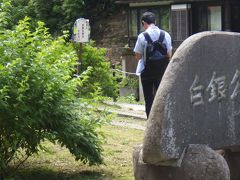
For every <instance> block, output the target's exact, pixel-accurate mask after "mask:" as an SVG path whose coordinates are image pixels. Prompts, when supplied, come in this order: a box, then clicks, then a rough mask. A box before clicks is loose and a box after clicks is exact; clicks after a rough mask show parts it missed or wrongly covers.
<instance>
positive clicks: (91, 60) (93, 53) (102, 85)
mask: <svg viewBox="0 0 240 180" xmlns="http://www.w3.org/2000/svg"><path fill="white" fill-rule="evenodd" d="M75 46H76V48H77V49H78V48H79V45H75ZM105 55H106V50H105V49H104V48H97V47H94V44H93V42H90V43H88V44H85V45H84V46H83V54H82V55H81V57H80V63H81V72H82V73H81V77H82V78H83V77H84V78H83V79H84V80H82V84H81V88H80V94H81V95H82V96H85V97H91V98H92V97H94V96H95V95H96V94H98V95H102V96H109V97H113V98H116V97H117V96H118V85H117V81H116V78H115V77H114V76H113V73H112V71H111V67H110V62H109V61H108V60H107V59H106V56H105Z"/></svg>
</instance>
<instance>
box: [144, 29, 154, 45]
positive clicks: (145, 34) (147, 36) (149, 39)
mask: <svg viewBox="0 0 240 180" xmlns="http://www.w3.org/2000/svg"><path fill="white" fill-rule="evenodd" d="M143 35H144V37H145V39H146V41H147V42H148V44H150V43H152V42H153V41H152V39H151V37H150V35H149V34H148V33H147V32H144V33H143Z"/></svg>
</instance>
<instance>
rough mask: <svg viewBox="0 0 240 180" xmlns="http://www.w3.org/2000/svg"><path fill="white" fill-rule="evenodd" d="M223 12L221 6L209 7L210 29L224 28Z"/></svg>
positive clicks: (218, 29)
mask: <svg viewBox="0 0 240 180" xmlns="http://www.w3.org/2000/svg"><path fill="white" fill-rule="evenodd" d="M221 15H222V12H221V7H220V6H210V7H208V30H209V31H220V30H222V16H221Z"/></svg>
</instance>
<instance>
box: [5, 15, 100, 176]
mask: <svg viewBox="0 0 240 180" xmlns="http://www.w3.org/2000/svg"><path fill="white" fill-rule="evenodd" d="M0 54H1V56H0V82H1V83H0V154H1V156H0V177H1V175H2V176H3V175H5V174H6V173H7V170H8V167H9V164H10V163H12V162H16V160H17V161H19V162H18V163H20V164H21V162H22V161H24V158H25V157H28V156H30V155H31V154H33V153H36V152H38V151H39V149H41V146H39V145H40V143H41V141H44V140H45V139H48V140H50V141H52V142H59V143H60V144H61V145H62V146H66V147H67V148H68V149H69V150H70V152H71V153H72V154H73V155H75V157H76V160H81V161H83V162H84V163H89V164H98V163H101V162H102V157H101V151H102V149H101V138H100V137H99V134H98V133H97V132H96V128H97V127H98V126H99V125H100V124H101V123H100V119H99V118H98V117H92V115H91V114H92V113H91V110H84V109H86V108H87V107H86V106H83V107H82V111H81V112H80V113H79V112H78V111H76V108H75V106H76V104H74V102H75V99H76V97H75V96H76V89H77V87H79V85H80V84H81V83H82V82H81V81H80V79H79V78H72V74H73V73H74V70H75V64H76V61H77V56H76V53H75V51H74V48H73V46H72V44H69V43H66V42H65V41H64V38H63V37H60V38H58V39H52V38H51V36H50V35H49V34H48V32H47V29H46V28H45V27H44V24H43V23H41V22H39V23H38V27H37V28H36V30H35V31H31V30H30V25H29V20H28V19H25V20H24V21H21V22H20V24H19V25H18V26H17V27H16V29H15V30H13V31H12V30H6V29H0ZM20 157H23V159H19V158H20Z"/></svg>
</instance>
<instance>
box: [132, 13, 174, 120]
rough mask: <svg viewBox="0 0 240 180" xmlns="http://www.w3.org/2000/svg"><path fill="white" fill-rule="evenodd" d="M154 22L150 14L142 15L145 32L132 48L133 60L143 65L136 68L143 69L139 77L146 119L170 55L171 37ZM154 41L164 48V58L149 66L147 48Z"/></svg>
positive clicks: (153, 17)
mask: <svg viewBox="0 0 240 180" xmlns="http://www.w3.org/2000/svg"><path fill="white" fill-rule="evenodd" d="M155 21H156V20H155V15H154V14H153V13H152V12H145V13H143V15H142V18H141V22H142V26H143V28H144V29H145V31H144V32H142V33H140V34H139V35H138V39H137V42H136V45H135V48H134V52H135V59H136V60H138V61H140V62H139V63H138V64H139V65H140V64H144V69H143V68H141V67H140V68H139V67H138V69H143V70H141V72H140V73H141V74H140V76H141V82H142V87H143V94H144V99H145V109H146V114H147V117H148V116H149V113H150V110H151V107H152V103H153V100H154V97H155V93H156V91H157V89H158V86H159V84H160V82H161V79H162V76H163V74H164V71H165V69H166V67H167V65H168V63H169V60H170V57H171V55H172V42H171V37H170V35H169V34H168V33H167V32H166V31H164V30H162V29H159V28H158V27H157V26H156V25H155ZM160 34H161V35H160ZM155 41H161V43H162V44H163V47H164V48H165V51H164V52H163V54H164V58H161V60H154V61H151V62H153V64H150V63H149V62H150V61H149V59H151V58H150V56H151V55H149V53H147V52H148V50H147V47H148V44H150V43H152V42H155ZM161 47H162V46H161ZM153 59H154V58H153Z"/></svg>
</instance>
